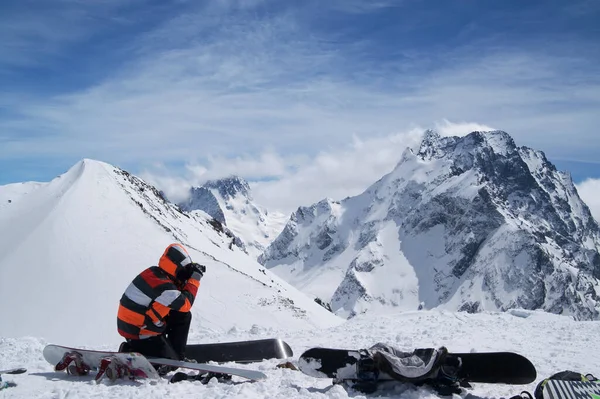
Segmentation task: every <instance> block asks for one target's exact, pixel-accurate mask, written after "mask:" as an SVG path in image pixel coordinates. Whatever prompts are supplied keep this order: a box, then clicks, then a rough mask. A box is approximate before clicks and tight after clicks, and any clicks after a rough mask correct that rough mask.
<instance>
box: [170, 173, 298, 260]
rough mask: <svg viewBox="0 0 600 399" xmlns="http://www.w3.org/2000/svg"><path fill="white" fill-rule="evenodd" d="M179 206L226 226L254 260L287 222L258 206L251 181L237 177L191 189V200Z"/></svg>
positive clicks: (213, 181)
mask: <svg viewBox="0 0 600 399" xmlns="http://www.w3.org/2000/svg"><path fill="white" fill-rule="evenodd" d="M179 206H180V207H181V209H183V210H184V211H188V212H192V211H203V212H205V213H207V214H208V215H210V216H212V217H213V218H215V219H217V220H219V221H220V222H221V223H223V224H225V225H226V226H227V227H228V228H229V229H231V231H232V232H233V233H234V234H235V235H236V236H237V237H239V238H240V239H241V241H242V242H243V243H244V245H245V249H246V251H247V252H248V254H250V255H251V256H253V257H254V258H257V257H258V256H259V255H260V254H262V253H263V252H264V250H265V248H266V247H267V246H268V245H269V244H270V243H271V242H272V241H273V240H274V239H275V238H276V237H277V236H278V235H279V233H281V230H283V227H284V226H285V223H286V222H287V219H288V217H287V216H286V215H284V214H283V213H281V212H269V211H267V210H266V209H265V208H263V207H261V206H259V205H257V204H255V203H254V200H253V198H252V193H251V190H250V186H249V185H248V182H246V181H245V180H244V179H242V178H241V177H237V176H232V177H229V178H225V179H220V180H211V181H208V182H206V183H205V184H204V185H203V186H202V187H192V188H191V189H190V197H189V198H188V200H187V201H186V202H183V203H181V204H179Z"/></svg>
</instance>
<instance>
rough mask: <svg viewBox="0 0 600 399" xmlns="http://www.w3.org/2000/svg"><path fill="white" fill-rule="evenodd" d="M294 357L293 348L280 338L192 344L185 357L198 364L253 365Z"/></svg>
mask: <svg viewBox="0 0 600 399" xmlns="http://www.w3.org/2000/svg"><path fill="white" fill-rule="evenodd" d="M293 355H294V353H293V351H292V348H291V347H290V346H289V345H288V344H287V343H286V342H284V341H282V340H281V339H278V338H272V339H261V340H253V341H240V342H223V343H215V344H192V345H187V346H186V348H185V357H186V358H188V359H194V360H195V361H197V362H198V363H208V362H216V363H227V362H236V363H253V362H262V361H263V360H265V359H285V358H289V357H292V356H293Z"/></svg>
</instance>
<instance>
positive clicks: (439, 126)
mask: <svg viewBox="0 0 600 399" xmlns="http://www.w3.org/2000/svg"><path fill="white" fill-rule="evenodd" d="M435 130H436V131H437V132H438V133H440V134H441V135H442V136H459V137H462V136H466V135H467V134H469V133H471V132H475V131H480V132H488V131H490V130H496V129H494V128H491V127H489V126H486V125H482V124H480V123H474V122H461V123H454V122H450V121H449V120H447V119H444V120H443V121H441V122H436V123H435Z"/></svg>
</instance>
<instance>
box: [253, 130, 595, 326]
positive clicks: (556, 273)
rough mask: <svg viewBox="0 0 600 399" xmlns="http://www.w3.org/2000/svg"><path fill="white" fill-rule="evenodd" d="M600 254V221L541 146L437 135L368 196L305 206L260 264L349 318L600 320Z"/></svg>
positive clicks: (498, 135) (496, 135)
mask: <svg viewBox="0 0 600 399" xmlns="http://www.w3.org/2000/svg"><path fill="white" fill-rule="evenodd" d="M599 250H600V228H599V227H598V224H597V222H596V221H595V220H594V219H593V218H592V216H591V214H590V211H589V209H588V207H587V206H586V205H585V204H584V203H583V202H582V200H581V199H580V198H579V196H578V194H577V191H576V189H575V186H574V185H573V182H572V181H571V179H570V177H569V175H567V174H565V173H562V172H559V171H557V170H556V168H555V167H554V166H553V165H552V164H551V163H550V162H549V161H548V160H547V159H546V157H545V155H544V154H543V153H542V152H540V151H535V150H532V149H530V148H526V147H517V146H516V145H515V143H514V141H513V139H512V138H511V137H510V136H509V135H508V134H507V133H505V132H502V131H492V132H472V133H470V134H469V135H467V136H465V137H440V136H439V135H438V134H437V133H435V132H433V131H428V132H426V134H425V137H424V139H423V141H422V143H421V146H420V148H419V150H418V151H412V150H410V149H407V150H406V151H405V152H404V154H403V155H402V158H401V160H400V162H399V163H398V165H397V166H396V168H395V169H394V170H393V171H392V172H391V173H389V174H388V175H386V176H384V177H383V178H382V179H381V180H379V181H378V182H376V183H375V184H373V185H372V186H371V187H369V188H368V189H367V190H366V191H365V192H364V193H362V194H360V195H358V196H356V197H351V198H347V199H345V200H343V201H340V202H336V201H332V200H323V201H321V202H319V203H317V204H315V205H312V206H310V207H300V208H298V210H297V211H296V212H295V213H294V214H292V216H291V218H290V220H289V222H288V224H287V225H286V227H285V228H284V229H283V231H282V233H281V235H280V236H279V237H278V238H277V239H276V240H275V241H274V242H273V243H272V244H271V245H270V246H269V247H268V248H267V250H266V251H265V253H264V254H263V255H262V256H261V257H260V258H259V261H260V262H262V263H263V264H264V265H266V266H267V267H270V268H272V269H273V270H274V271H275V272H276V273H278V274H280V275H281V276H282V277H285V278H287V279H288V280H289V281H290V282H292V283H293V284H295V285H296V286H297V287H298V288H301V289H303V290H305V291H306V292H308V293H310V294H312V295H314V296H317V297H319V298H320V299H322V300H324V301H329V303H330V304H331V307H332V309H333V311H334V312H336V313H337V314H340V315H344V316H347V317H351V316H353V315H355V314H357V313H361V312H364V311H376V310H377V309H385V308H386V307H390V306H392V307H401V308H406V309H417V308H423V307H425V308H433V307H443V308H448V309H453V310H464V311H469V312H477V311H482V310H506V309H510V308H525V309H543V310H546V311H549V312H553V313H562V314H571V315H573V316H574V317H576V318H578V319H599V318H600V284H599V278H600V255H599V252H598V251H599ZM323 279H327V280H328V281H330V283H328V284H325V283H324V282H323Z"/></svg>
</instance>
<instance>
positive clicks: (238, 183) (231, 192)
mask: <svg viewBox="0 0 600 399" xmlns="http://www.w3.org/2000/svg"><path fill="white" fill-rule="evenodd" d="M203 187H205V188H207V189H215V190H217V191H218V192H219V194H220V195H221V197H223V199H224V200H228V199H231V198H234V197H236V196H237V195H238V194H241V195H243V196H244V197H246V198H248V199H252V195H251V194H250V185H249V184H248V182H247V181H246V180H244V179H243V178H241V177H239V176H229V177H225V178H223V179H218V180H209V181H207V182H206V183H204V184H203Z"/></svg>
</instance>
